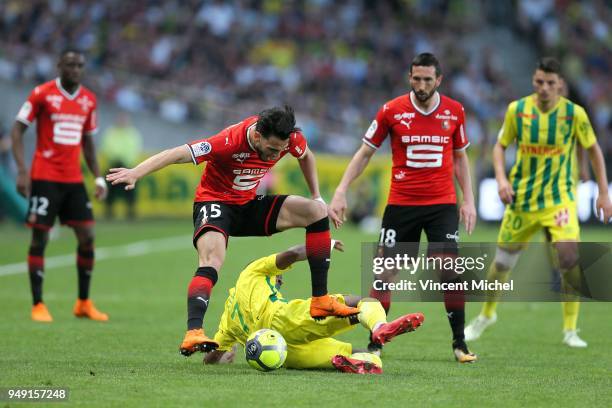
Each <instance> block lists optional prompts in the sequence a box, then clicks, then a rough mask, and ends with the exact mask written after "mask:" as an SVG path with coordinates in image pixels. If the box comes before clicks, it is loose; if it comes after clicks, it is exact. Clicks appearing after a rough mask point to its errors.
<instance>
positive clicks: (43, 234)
mask: <svg viewBox="0 0 612 408" xmlns="http://www.w3.org/2000/svg"><path fill="white" fill-rule="evenodd" d="M47 242H49V233H48V232H47V231H43V230H38V229H37V230H34V231H33V233H32V241H30V248H31V249H32V248H34V249H35V251H37V252H44V250H45V248H46V247H47Z"/></svg>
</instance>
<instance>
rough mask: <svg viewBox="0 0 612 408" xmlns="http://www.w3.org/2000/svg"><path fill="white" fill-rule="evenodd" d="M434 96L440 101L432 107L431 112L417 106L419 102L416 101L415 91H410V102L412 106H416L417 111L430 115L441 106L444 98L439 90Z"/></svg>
mask: <svg viewBox="0 0 612 408" xmlns="http://www.w3.org/2000/svg"><path fill="white" fill-rule="evenodd" d="M434 96H436V97H437V98H438V102H437V103H436V104H435V105H434V107H433V108H431V110H430V111H429V112H425V111H423V110H421V109H420V108H419V107H418V106H417V104H416V103H415V102H414V92H413V91H410V103H412V106H413V107H414V109H416V110H417V112H419V113H420V114H421V115H425V116H429V115H431V114H432V113H434V112H435V111H436V109H438V106H440V101H441V100H442V98H440V94H439V93H438V91H436V93H435V95H434Z"/></svg>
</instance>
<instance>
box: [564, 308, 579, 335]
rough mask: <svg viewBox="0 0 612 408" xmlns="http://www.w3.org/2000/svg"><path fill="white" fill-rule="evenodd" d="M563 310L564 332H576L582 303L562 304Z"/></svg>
mask: <svg viewBox="0 0 612 408" xmlns="http://www.w3.org/2000/svg"><path fill="white" fill-rule="evenodd" d="M561 307H562V309H563V330H564V331H566V330H576V324H577V323H578V311H579V310H580V302H561Z"/></svg>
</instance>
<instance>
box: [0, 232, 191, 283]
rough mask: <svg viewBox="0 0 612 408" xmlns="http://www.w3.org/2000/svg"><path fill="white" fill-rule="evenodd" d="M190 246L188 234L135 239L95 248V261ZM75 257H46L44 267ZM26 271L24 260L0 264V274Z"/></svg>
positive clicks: (67, 264)
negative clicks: (124, 243) (126, 242)
mask: <svg viewBox="0 0 612 408" xmlns="http://www.w3.org/2000/svg"><path fill="white" fill-rule="evenodd" d="M191 246H192V245H191V236H190V235H180V236H175V237H167V238H159V239H148V240H144V241H136V242H133V243H131V244H126V245H117V246H110V247H101V248H96V262H97V261H103V260H105V259H111V258H112V259H116V258H129V257H134V256H142V255H146V254H150V253H152V252H169V251H175V250H177V249H187V248H190V247H191ZM75 259H76V254H75V253H72V254H66V255H56V256H50V257H46V258H45V269H52V268H60V267H63V266H69V265H73V264H74V263H75V262H76V260H75ZM27 271H28V264H27V263H26V262H17V263H12V264H6V265H0V276H8V275H16V274H19V273H26V272H27Z"/></svg>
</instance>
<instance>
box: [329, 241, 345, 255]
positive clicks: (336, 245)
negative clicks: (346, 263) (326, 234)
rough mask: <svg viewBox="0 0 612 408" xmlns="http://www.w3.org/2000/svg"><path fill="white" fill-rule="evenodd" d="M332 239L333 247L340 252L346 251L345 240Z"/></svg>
mask: <svg viewBox="0 0 612 408" xmlns="http://www.w3.org/2000/svg"><path fill="white" fill-rule="evenodd" d="M332 241H333V244H334V245H333V246H332V249H335V250H336V251H339V252H344V242H342V241H340V240H339V239H338V240H336V239H333V240H332Z"/></svg>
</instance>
